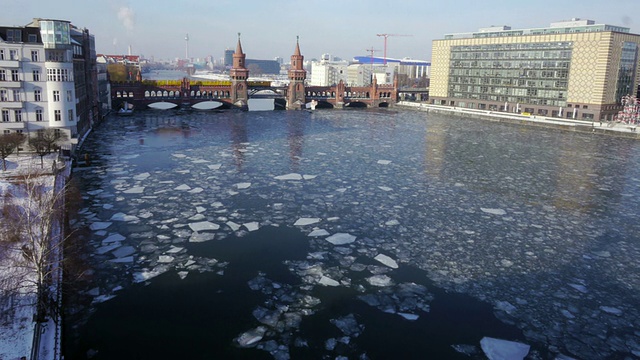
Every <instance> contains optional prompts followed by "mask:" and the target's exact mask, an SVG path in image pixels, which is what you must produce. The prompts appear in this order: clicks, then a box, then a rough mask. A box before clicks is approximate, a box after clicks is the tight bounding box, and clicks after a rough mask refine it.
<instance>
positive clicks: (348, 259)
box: [64, 108, 640, 359]
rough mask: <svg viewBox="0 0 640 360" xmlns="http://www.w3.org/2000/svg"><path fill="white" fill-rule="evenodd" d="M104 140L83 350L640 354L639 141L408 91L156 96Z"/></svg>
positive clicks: (78, 339)
mask: <svg viewBox="0 0 640 360" xmlns="http://www.w3.org/2000/svg"><path fill="white" fill-rule="evenodd" d="M85 153H86V154H87V156H88V158H89V159H90V163H88V164H84V163H83V162H82V161H81V162H80V166H78V167H77V168H76V169H75V171H74V177H75V178H76V179H78V182H79V183H80V187H81V189H82V193H83V200H84V203H83V206H82V209H81V211H80V213H79V215H78V217H77V219H75V221H74V227H75V228H77V229H79V230H84V232H82V233H83V234H85V235H84V236H85V237H86V243H87V244H88V251H89V253H90V255H91V261H90V266H91V269H90V271H89V274H90V275H91V276H90V278H89V279H90V281H89V283H88V284H87V285H86V288H84V289H82V291H81V292H80V293H79V294H77V295H78V296H74V297H72V299H71V300H69V301H68V309H69V310H68V313H69V314H68V316H67V321H66V338H65V339H66V341H65V349H64V350H65V353H66V358H67V359H85V358H93V359H262V358H264V359H425V358H432V359H470V358H471V359H485V358H487V355H485V354H486V353H488V352H492V351H493V352H494V353H495V352H500V351H508V350H509V349H513V348H516V349H523V348H524V349H526V348H527V347H528V352H526V351H525V352H524V353H522V355H521V356H524V354H528V355H526V356H527V358H528V359H552V358H555V357H559V358H563V356H566V357H574V358H580V359H625V358H633V357H634V356H636V357H637V356H640V330H638V329H640V307H639V306H638V304H639V303H640V295H639V290H640V241H639V237H640V235H639V234H640V231H639V230H640V225H639V222H638V214H640V211H639V210H640V201H639V200H638V199H639V195H640V161H639V160H638V159H639V155H640V143H638V142H637V141H633V140H627V139H618V138H613V137H606V136H601V135H591V134H579V133H573V132H562V131H557V130H547V129H534V128H527V127H519V126H513V125H505V124H499V123H493V122H486V121H480V120H472V119H463V118H459V117H454V116H445V115H434V114H428V113H426V112H415V111H408V110H404V109H402V108H392V109H381V110H328V111H315V112H305V111H301V112H285V111H269V112H231V111H230V112H198V111H185V110H167V111H152V110H149V111H139V112H137V113H136V114H135V115H133V116H131V117H110V118H108V119H107V120H106V121H105V122H104V123H103V124H101V125H100V126H99V127H97V128H96V129H94V131H93V132H92V133H91V135H90V136H89V138H88V139H87V140H86V142H85V144H84V145H83V147H82V148H81V150H80V154H81V156H80V158H82V159H84V154H85ZM493 339H499V340H493ZM500 340H505V341H509V343H507V345H506V346H505V345H504V343H503V342H501V341H500ZM481 344H482V345H481ZM501 344H502V345H501ZM518 351H520V350H518ZM518 351H516V352H518ZM520 358H521V357H520Z"/></svg>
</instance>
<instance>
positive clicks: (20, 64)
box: [0, 19, 99, 144]
mask: <svg viewBox="0 0 640 360" xmlns="http://www.w3.org/2000/svg"><path fill="white" fill-rule="evenodd" d="M94 44H95V41H94V37H93V35H91V34H89V31H88V30H86V29H84V30H80V29H78V28H76V27H75V26H73V25H72V24H71V23H70V22H69V21H66V20H52V19H34V20H33V22H32V23H30V24H28V25H26V26H19V27H16V26H0V112H1V118H2V121H1V122H0V131H2V133H4V134H7V133H12V132H18V133H24V134H25V135H29V136H33V135H32V134H37V132H38V131H42V130H44V129H47V128H54V129H56V130H57V131H61V132H65V133H66V134H67V135H68V136H69V138H70V139H71V140H70V142H71V144H73V143H77V140H78V137H79V136H81V135H83V134H84V132H86V131H87V130H88V128H89V127H90V126H91V123H92V122H93V121H94V120H96V119H97V117H98V116H99V111H98V110H99V109H98V108H99V107H98V97H97V84H96V79H97V69H96V62H95V45H94Z"/></svg>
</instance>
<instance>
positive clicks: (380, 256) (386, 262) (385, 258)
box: [374, 254, 398, 269]
mask: <svg viewBox="0 0 640 360" xmlns="http://www.w3.org/2000/svg"><path fill="white" fill-rule="evenodd" d="M374 259H375V260H378V261H379V262H381V263H382V264H383V265H386V266H388V267H390V268H392V269H397V268H398V263H397V262H396V261H395V260H393V259H392V258H390V257H388V256H387V255H385V254H378V255H376V257H374Z"/></svg>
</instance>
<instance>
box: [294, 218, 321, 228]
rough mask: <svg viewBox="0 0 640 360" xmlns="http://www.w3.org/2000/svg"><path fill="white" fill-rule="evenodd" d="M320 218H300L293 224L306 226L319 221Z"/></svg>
mask: <svg viewBox="0 0 640 360" xmlns="http://www.w3.org/2000/svg"><path fill="white" fill-rule="evenodd" d="M320 220H322V219H321V218H300V219H298V220H297V221H296V222H295V223H293V225H294V226H306V225H311V224H315V223H318V222H320Z"/></svg>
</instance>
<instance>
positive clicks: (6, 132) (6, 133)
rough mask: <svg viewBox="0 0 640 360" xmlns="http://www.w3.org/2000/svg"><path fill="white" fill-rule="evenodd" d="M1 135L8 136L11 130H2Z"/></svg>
mask: <svg viewBox="0 0 640 360" xmlns="http://www.w3.org/2000/svg"><path fill="white" fill-rule="evenodd" d="M2 133H3V134H5V135H9V134H11V130H4V131H3V132H2Z"/></svg>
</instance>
